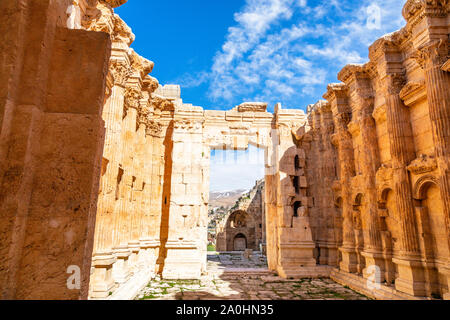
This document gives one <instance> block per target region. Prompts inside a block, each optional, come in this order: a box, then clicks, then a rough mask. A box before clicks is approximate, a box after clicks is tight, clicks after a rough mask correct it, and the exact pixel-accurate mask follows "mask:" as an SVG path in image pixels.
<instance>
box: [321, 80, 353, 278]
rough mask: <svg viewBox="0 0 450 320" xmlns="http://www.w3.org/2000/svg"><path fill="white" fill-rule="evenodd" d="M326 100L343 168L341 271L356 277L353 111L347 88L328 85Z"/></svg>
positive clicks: (341, 179)
mask: <svg viewBox="0 0 450 320" xmlns="http://www.w3.org/2000/svg"><path fill="white" fill-rule="evenodd" d="M324 97H325V98H326V99H327V100H328V101H329V102H330V104H331V110H332V112H333V116H334V123H335V132H336V133H335V135H336V136H335V139H336V140H337V144H338V162H339V165H340V185H341V189H342V194H341V197H342V215H343V225H342V228H343V230H342V237H343V243H342V246H341V247H340V248H339V250H340V251H341V254H342V261H341V263H340V269H341V270H344V271H346V272H350V273H354V272H356V271H357V268H356V265H357V258H356V251H355V232H354V226H353V202H352V200H353V199H352V192H351V191H352V187H351V178H352V177H353V176H354V175H355V160H354V150H353V140H352V135H351V133H350V132H349V131H348V124H349V123H350V120H351V111H350V106H349V105H348V87H347V86H346V85H344V84H333V85H329V86H328V92H327V94H326V95H325V96H324Z"/></svg>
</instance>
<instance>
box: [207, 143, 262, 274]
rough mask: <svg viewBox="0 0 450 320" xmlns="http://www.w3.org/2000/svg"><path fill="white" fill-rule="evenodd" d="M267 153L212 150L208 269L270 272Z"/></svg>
mask: <svg viewBox="0 0 450 320" xmlns="http://www.w3.org/2000/svg"><path fill="white" fill-rule="evenodd" d="M265 162H266V161H265V150H264V149H262V148H258V147H257V146H254V145H252V144H248V146H247V148H245V149H241V150H236V149H234V150H226V149H225V148H224V149H222V150H220V149H219V150H217V149H212V150H211V159H210V199H209V208H208V221H209V223H208V266H212V265H214V263H218V264H220V265H221V266H222V267H224V268H226V269H230V268H234V267H238V268H267V262H266V258H265V251H264V250H263V249H264V248H265V233H266V230H265V215H264V211H265V201H264V200H265V188H264V184H265V183H264V176H265Z"/></svg>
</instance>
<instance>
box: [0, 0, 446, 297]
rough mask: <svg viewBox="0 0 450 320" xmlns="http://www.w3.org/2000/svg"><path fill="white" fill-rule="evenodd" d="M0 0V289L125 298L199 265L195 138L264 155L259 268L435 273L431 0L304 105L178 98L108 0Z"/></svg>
mask: <svg viewBox="0 0 450 320" xmlns="http://www.w3.org/2000/svg"><path fill="white" fill-rule="evenodd" d="M125 2H126V0H99V1H95V0H71V1H69V0H67V1H66V0H61V1H51V0H3V1H0V17H1V19H0V53H1V54H0V137H1V140H0V150H1V151H0V183H1V188H0V195H1V196H0V219H1V221H0V288H1V289H0V298H1V299H86V298H88V296H89V297H91V298H100V299H104V298H110V299H129V298H133V297H134V294H135V293H136V292H138V291H139V289H140V288H141V287H142V286H145V285H146V284H147V283H148V282H149V281H150V280H151V279H152V278H153V277H154V276H155V275H156V274H159V275H161V276H162V277H164V278H167V279H180V278H182V279H183V278H184V279H186V278H189V279H195V278H198V277H200V275H201V274H202V273H203V272H205V270H206V250H207V218H208V214H207V210H208V201H209V199H208V194H209V166H210V152H211V150H212V149H223V150H225V149H230V150H244V149H246V148H248V146H249V145H250V144H251V145H254V146H256V147H259V148H262V149H264V152H265V167H266V172H265V191H264V195H263V197H262V198H263V201H264V221H263V223H262V227H263V228H262V233H263V234H264V235H263V236H262V237H263V239H266V240H265V241H266V252H267V258H268V267H269V269H270V270H272V271H276V272H278V274H279V275H280V276H282V277H285V278H293V277H311V276H331V277H332V278H333V279H335V280H336V281H338V282H341V283H344V284H346V285H349V286H351V287H352V288H354V289H356V290H358V291H360V292H363V293H365V294H367V295H370V296H372V297H376V298H414V297H442V298H445V299H449V298H450V297H449V284H450V283H449V282H450V269H449V266H450V254H449V246H450V217H449V214H450V211H449V210H450V177H449V175H450V173H449V172H450V168H449V166H450V154H449V153H450V133H449V130H450V115H449V112H450V111H449V110H450V106H449V103H450V96H449V95H450V91H449V90H448V89H449V87H450V75H449V70H450V67H449V66H450V62H449V28H450V17H449V14H448V12H449V6H450V4H449V3H448V1H444V0H436V1H425V0H408V1H407V2H406V4H405V7H404V9H403V15H404V17H405V19H406V20H407V25H406V27H405V28H403V29H402V30H400V31H398V32H395V33H392V34H389V35H386V36H384V37H383V38H381V39H379V40H377V41H376V42H375V43H374V44H373V45H372V46H371V47H370V49H369V58H370V61H369V62H368V63H366V64H364V65H348V66H346V67H345V68H343V69H342V71H341V72H340V73H339V75H338V79H339V80H340V81H341V82H340V83H337V84H330V85H329V86H328V90H327V93H326V94H325V95H324V98H325V99H326V101H320V102H318V103H317V104H315V105H311V106H309V107H308V114H305V113H304V112H303V111H302V110H300V109H298V110H292V109H283V108H282V107H281V105H280V104H278V105H277V106H276V107H275V112H274V113H273V114H272V113H269V112H267V104H265V103H257V102H247V103H243V104H241V105H239V106H236V107H235V108H233V109H232V110H229V111H214V110H203V109H202V108H201V107H196V106H192V105H189V104H184V103H183V101H182V100H181V93H180V87H179V86H176V85H166V86H162V85H159V83H158V81H157V80H156V79H154V78H152V77H151V76H149V73H150V72H151V71H152V69H153V63H152V62H151V61H148V60H146V59H145V58H143V57H141V56H139V55H138V54H137V53H136V52H134V51H133V50H132V49H131V48H130V45H131V44H132V42H133V40H134V35H133V33H132V32H131V29H130V28H129V27H128V26H127V25H126V24H125V22H124V21H122V20H121V19H120V17H118V16H117V15H116V14H115V13H114V8H115V7H117V6H119V5H121V4H123V3H125Z"/></svg>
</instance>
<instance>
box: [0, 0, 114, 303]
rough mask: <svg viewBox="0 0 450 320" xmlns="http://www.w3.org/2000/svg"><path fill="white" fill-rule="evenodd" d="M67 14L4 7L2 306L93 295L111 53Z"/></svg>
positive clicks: (62, 5)
mask: <svg viewBox="0 0 450 320" xmlns="http://www.w3.org/2000/svg"><path fill="white" fill-rule="evenodd" d="M91 2H92V1H91ZM83 4H85V3H84V2H83ZM68 5H69V1H58V2H56V1H46V0H39V1H38V0H20V1H12V0H6V1H2V2H1V3H0V15H1V22H0V33H1V34H2V39H1V45H0V46H1V48H0V51H1V52H2V54H1V55H0V56H1V58H0V59H1V60H0V69H1V72H0V73H1V75H0V77H1V79H0V80H1V81H0V92H1V93H0V114H1V116H0V121H1V124H0V125H1V129H0V130H1V146H0V148H1V152H0V154H1V156H0V157H1V158H0V165H1V175H0V179H1V180H0V181H1V185H2V186H1V188H0V190H1V197H0V199H1V200H0V207H1V208H0V211H1V223H0V256H1V258H0V288H1V292H0V297H1V298H2V299H83V298H86V297H87V294H88V283H89V279H88V274H89V269H90V264H91V252H92V244H93V234H94V222H95V212H96V199H97V190H98V183H99V182H98V178H99V173H100V165H99V163H100V159H101V154H102V147H103V139H104V129H103V120H102V119H101V111H102V102H103V96H104V92H105V80H104V79H105V77H106V73H107V62H108V59H109V55H110V50H111V43H110V40H109V38H108V37H107V35H105V34H103V33H95V32H87V31H84V30H71V29H67V28H66V26H65V22H66V20H67V16H66V9H67V7H68ZM80 17H81V16H80ZM61 87H63V88H65V90H60V89H61ZM80 92H82V94H80ZM70 266H75V267H76V268H77V269H78V271H79V272H78V274H79V275H80V276H81V279H80V283H79V284H80V287H78V288H75V289H73V290H69V289H68V287H67V284H66V283H67V278H68V276H69V275H68V274H67V271H68V268H69V267H70ZM80 271H81V272H80Z"/></svg>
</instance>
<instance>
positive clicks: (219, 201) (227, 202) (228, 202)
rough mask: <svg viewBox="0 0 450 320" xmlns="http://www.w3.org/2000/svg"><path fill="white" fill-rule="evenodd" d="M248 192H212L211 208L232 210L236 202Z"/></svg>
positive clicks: (242, 190) (210, 197)
mask: <svg viewBox="0 0 450 320" xmlns="http://www.w3.org/2000/svg"><path fill="white" fill-rule="evenodd" d="M247 191H248V190H245V189H238V190H233V191H224V192H210V193H209V207H210V209H213V208H220V207H225V208H230V207H232V206H233V205H234V204H235V203H236V201H237V200H238V199H239V197H240V196H242V195H243V194H244V193H246V192H247Z"/></svg>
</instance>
